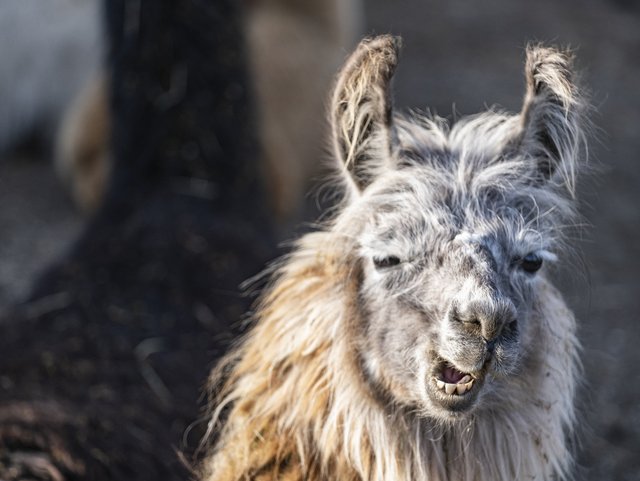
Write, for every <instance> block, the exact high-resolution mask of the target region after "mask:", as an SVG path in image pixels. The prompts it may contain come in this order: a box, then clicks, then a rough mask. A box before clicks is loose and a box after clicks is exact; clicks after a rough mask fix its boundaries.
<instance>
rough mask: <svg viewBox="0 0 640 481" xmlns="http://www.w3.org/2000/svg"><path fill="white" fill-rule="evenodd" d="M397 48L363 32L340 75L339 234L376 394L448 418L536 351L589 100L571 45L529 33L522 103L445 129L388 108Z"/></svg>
mask: <svg viewBox="0 0 640 481" xmlns="http://www.w3.org/2000/svg"><path fill="white" fill-rule="evenodd" d="M398 49H399V41H398V40H397V39H395V38H393V37H390V36H382V37H377V38H374V39H370V40H365V41H364V42H362V43H361V44H360V46H359V47H358V48H357V50H356V51H355V52H354V54H352V56H351V57H350V59H349V60H348V61H347V63H346V65H345V67H344V68H343V70H342V72H341V73H340V75H339V77H338V81H337V84H336V87H335V91H334V95H333V100H332V106H331V116H332V118H331V119H332V131H333V144H334V148H335V153H336V156H337V158H338V159H339V161H340V165H341V170H342V173H343V180H344V181H345V184H346V190H347V195H346V201H345V204H346V205H345V208H344V210H343V211H342V213H341V214H340V215H339V216H338V218H337V220H336V225H335V232H336V233H337V234H338V235H340V234H344V237H343V238H344V239H347V241H346V242H347V245H348V248H347V251H348V256H349V259H350V261H352V262H353V265H354V266H355V268H354V269H353V270H352V272H354V273H357V276H355V277H357V279H358V280H357V284H358V287H357V288H358V297H357V302H355V303H354V304H355V305H354V307H353V309H355V310H356V311H357V312H356V313H355V314H356V315H355V316H354V318H356V319H358V321H357V322H356V323H355V325H354V327H353V329H354V331H353V332H354V333H355V337H356V342H355V343H354V346H355V349H356V350H357V355H358V357H359V361H360V365H361V366H362V369H363V371H364V372H363V376H364V378H365V379H367V382H368V383H369V384H370V386H371V387H372V389H373V392H375V393H376V394H377V395H379V396H381V399H384V400H386V401H388V402H392V403H393V404H394V405H403V406H407V407H408V408H409V409H410V410H412V411H414V412H419V413H421V415H423V416H428V417H432V418H436V419H440V420H450V421H452V420H455V419H457V418H460V417H463V416H465V415H466V414H468V413H470V412H474V411H478V410H482V409H496V408H499V406H500V399H501V398H504V396H505V393H508V392H509V390H514V389H521V387H522V385H523V383H526V379H527V375H528V373H529V371H531V370H534V369H536V362H537V361H536V359H539V357H536V356H539V353H540V352H543V350H544V346H541V345H540V344H539V342H540V341H539V339H540V336H539V333H540V329H544V326H543V325H542V323H541V322H540V321H539V320H537V321H536V319H535V310H536V299H537V289H538V288H539V287H540V284H541V283H540V282H539V280H540V278H541V277H544V270H545V269H544V266H543V264H544V263H546V262H547V261H552V260H555V259H556V257H557V255H556V253H557V252H558V251H559V250H560V247H561V239H562V238H561V232H560V231H561V229H560V226H561V225H566V223H567V221H568V220H569V219H570V217H571V216H572V214H573V202H572V201H573V197H574V180H575V171H576V167H577V159H578V157H579V154H580V150H581V145H582V140H583V137H582V132H581V130H580V118H581V113H582V110H583V104H582V102H581V98H580V96H579V94H578V92H577V89H576V87H575V85H574V83H573V81H572V72H571V57H570V56H569V54H567V53H564V52H560V51H557V50H554V49H549V48H543V47H530V48H528V49H527V62H526V71H525V76H526V83H527V92H526V96H525V100H524V106H523V108H522V111H521V112H520V113H519V114H516V115H511V114H506V113H501V112H497V111H489V112H485V113H482V114H479V115H476V116H471V117H466V118H463V119H461V120H459V121H457V122H456V123H454V124H453V125H452V126H450V127H449V126H448V125H447V124H446V122H445V121H444V120H442V119H438V118H419V117H415V116H414V117H412V118H403V117H400V116H396V115H394V113H393V109H392V100H391V95H390V83H391V78H392V76H393V73H394V70H395V67H396V62H397V55H398Z"/></svg>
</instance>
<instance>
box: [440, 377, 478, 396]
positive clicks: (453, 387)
mask: <svg viewBox="0 0 640 481" xmlns="http://www.w3.org/2000/svg"><path fill="white" fill-rule="evenodd" d="M433 379H434V381H435V382H436V386H437V387H438V389H440V390H441V391H444V392H446V393H447V394H453V393H456V394H458V395H459V396H461V395H462V394H464V393H466V392H467V391H470V390H471V388H472V387H473V381H474V379H473V378H472V377H471V376H469V375H468V374H466V375H465V376H464V377H463V378H462V379H460V381H458V383H457V384H451V383H448V382H444V381H442V380H440V379H436V378H433Z"/></svg>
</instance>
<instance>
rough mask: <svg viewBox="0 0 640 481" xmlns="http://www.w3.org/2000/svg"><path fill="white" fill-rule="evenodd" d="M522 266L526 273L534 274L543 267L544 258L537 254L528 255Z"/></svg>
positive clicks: (521, 262)
mask: <svg viewBox="0 0 640 481" xmlns="http://www.w3.org/2000/svg"><path fill="white" fill-rule="evenodd" d="M520 266H521V267H522V269H523V270H524V271H525V272H528V273H530V274H533V273H534V272H537V271H539V270H540V268H541V267H542V257H540V256H539V255H537V254H527V255H526V256H524V257H523V258H522V260H521V261H520Z"/></svg>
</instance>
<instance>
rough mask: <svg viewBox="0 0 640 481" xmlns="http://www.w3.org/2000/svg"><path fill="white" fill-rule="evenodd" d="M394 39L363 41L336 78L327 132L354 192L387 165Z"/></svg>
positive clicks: (397, 41) (396, 43) (397, 44)
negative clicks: (330, 134) (329, 131)
mask: <svg viewBox="0 0 640 481" xmlns="http://www.w3.org/2000/svg"><path fill="white" fill-rule="evenodd" d="M399 49H400V39H399V38H398V37H393V36H391V35H382V36H379V37H374V38H371V39H365V40H363V41H362V42H361V43H360V45H358V47H357V48H356V50H355V52H354V53H353V54H351V56H350V57H349V59H348V60H347V62H346V64H345V65H344V67H343V68H342V70H341V72H340V74H339V75H338V80H337V82H336V86H335V89H334V92H333V98H332V102H331V131H332V136H333V146H334V151H335V155H336V157H337V159H338V160H339V161H340V163H341V165H342V166H343V167H344V171H345V173H346V175H347V177H348V178H349V179H350V181H351V184H352V185H353V186H354V187H355V190H356V191H358V192H359V191H362V190H363V189H364V188H366V187H367V186H368V185H369V184H370V183H371V182H372V180H373V179H374V178H375V177H376V176H377V175H378V174H379V173H380V172H381V171H382V170H384V168H385V167H387V166H388V163H389V162H390V158H391V149H392V145H391V144H392V138H393V126H392V123H393V112H392V110H393V109H392V99H391V92H390V86H391V78H392V77H393V73H394V71H395V69H396V65H397V60H398V52H399Z"/></svg>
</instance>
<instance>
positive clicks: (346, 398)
mask: <svg viewBox="0 0 640 481" xmlns="http://www.w3.org/2000/svg"><path fill="white" fill-rule="evenodd" d="M380 42H382V43H383V46H384V48H385V49H386V50H381V51H382V52H383V53H382V54H381V55H379V56H378V57H376V54H375V52H373V53H370V51H369V50H368V49H373V48H374V47H375V45H374V46H373V47H372V46H371V45H372V44H373V42H372V43H371V44H363V46H361V47H360V49H361V50H362V51H364V54H362V53H361V55H360V57H359V58H358V57H357V55H356V56H355V60H354V59H352V60H351V61H350V62H349V63H348V64H347V66H346V67H345V69H344V70H343V77H342V78H341V80H339V82H338V87H337V91H338V93H337V94H336V97H335V98H334V111H335V112H337V113H338V115H336V118H334V124H336V123H338V125H334V129H335V131H337V132H338V134H337V135H338V137H340V136H344V137H347V139H346V140H345V139H342V141H341V142H339V143H338V147H337V150H338V151H339V152H342V153H343V154H344V155H343V159H342V160H343V162H344V165H345V166H346V167H345V169H344V171H345V172H346V171H347V170H351V172H350V176H349V175H345V179H344V180H345V190H346V192H347V195H346V200H345V205H344V206H343V207H342V209H341V211H340V212H339V213H338V215H337V216H336V217H335V219H334V220H333V221H332V222H331V223H329V224H328V225H327V226H326V227H325V228H324V229H321V230H320V231H318V232H315V233H311V234H307V235H306V236H304V237H303V238H302V239H301V240H300V241H299V242H298V244H297V246H296V248H295V249H294V251H293V253H292V254H291V255H290V256H289V257H288V258H286V259H285V260H283V261H282V263H281V264H280V265H279V267H278V268H277V269H276V273H275V275H274V280H273V282H272V284H271V286H270V287H269V288H268V290H267V292H266V294H265V295H264V297H263V298H262V301H261V304H260V306H259V309H258V310H257V312H256V314H255V325H254V326H253V328H252V329H251V330H250V331H249V332H248V334H247V335H246V336H245V338H244V339H242V340H241V342H240V343H239V344H238V346H237V348H236V349H235V350H233V351H232V352H231V353H230V354H229V355H228V356H227V357H226V359H224V360H223V362H222V363H221V364H220V365H219V366H218V368H217V369H216V371H215V372H214V373H213V375H212V379H211V385H212V386H213V390H214V393H213V394H212V400H211V401H212V406H213V411H212V414H211V420H210V425H209V431H210V434H211V436H210V440H212V441H211V444H212V445H213V447H212V448H211V450H210V453H209V455H208V457H207V459H206V462H205V463H204V465H203V467H202V473H201V475H202V479H204V480H207V481H240V480H256V481H257V480H264V481H266V480H276V479H277V480H286V481H303V480H304V481H329V480H332V481H336V480H339V481H364V480H366V481H416V480H422V481H453V480H456V481H507V480H509V481H513V480H537V481H544V480H550V479H567V478H569V477H570V468H571V462H572V461H571V460H572V456H571V452H570V443H569V442H568V437H570V436H571V432H572V426H573V424H574V421H575V420H574V417H575V414H574V405H573V398H574V394H575V385H576V382H577V379H578V375H579V362H578V358H577V352H578V342H577V340H576V337H575V321H574V317H573V315H572V313H571V312H570V311H569V309H568V308H567V307H566V305H565V303H564V301H563V300H562V297H561V295H560V294H559V292H558V291H557V290H556V289H555V288H554V287H553V286H552V285H551V283H550V282H549V281H548V280H547V279H546V277H545V274H544V272H540V273H539V274H538V275H537V277H536V278H535V279H534V280H532V281H531V283H530V284H527V286H528V287H527V289H528V290H530V291H531V293H530V295H529V296H528V298H529V302H530V304H531V305H530V306H529V307H530V312H529V316H530V318H529V325H530V326H531V330H532V331H531V333H530V334H531V335H530V337H529V339H531V342H530V345H528V346H526V349H525V353H524V354H523V356H522V359H523V360H522V363H521V364H520V365H519V367H518V371H517V372H516V373H513V374H511V375H509V376H507V377H506V378H503V379H502V380H501V382H500V383H498V384H497V385H496V388H495V390H494V391H492V392H490V394H488V395H487V396H485V397H484V398H483V399H482V402H480V403H478V406H477V408H476V409H475V410H474V411H473V412H472V413H470V414H468V415H466V416H464V417H460V418H458V419H455V420H451V419H448V420H443V419H440V418H439V417H438V416H435V415H434V416H432V415H430V413H428V412H427V413H425V412H422V411H417V410H415V409H412V408H410V407H407V406H404V405H401V404H400V403H397V402H394V401H393V400H389V399H381V398H380V396H379V393H376V392H375V390H374V389H372V387H371V385H370V383H369V382H368V380H367V375H366V374H364V370H365V368H364V366H363V364H362V359H361V358H359V357H358V355H357V354H356V353H357V351H358V347H359V346H357V342H356V337H357V336H356V334H355V332H356V331H357V329H358V326H360V325H362V323H363V322H366V319H363V317H366V313H365V312H364V311H366V309H365V310H363V309H362V306H361V305H359V302H360V296H361V294H362V291H361V289H362V279H363V275H364V274H363V265H362V262H363V261H362V259H363V258H366V257H367V256H369V257H370V253H369V252H368V251H367V250H366V249H367V248H366V247H364V245H367V244H375V239H374V240H371V241H370V242H369V241H367V239H366V235H365V242H362V238H361V237H362V235H363V234H362V226H363V225H364V224H365V223H366V222H367V220H368V219H370V218H371V216H376V215H378V214H379V213H380V212H383V211H386V212H391V213H393V212H405V213H406V212H411V213H412V214H411V215H410V216H407V219H403V223H402V226H403V228H402V229H401V231H402V232H400V233H396V240H395V241H397V242H400V243H402V242H403V241H402V237H403V236H404V237H406V241H405V244H407V245H409V246H413V245H415V246H418V247H419V248H420V249H419V250H420V251H421V252H424V250H425V249H424V247H425V245H427V246H429V245H430V243H432V242H435V241H434V240H433V239H430V238H429V236H428V234H424V232H422V233H421V232H416V231H415V230H414V229H413V227H412V226H413V224H412V222H414V221H415V217H416V216H418V217H420V216H422V218H421V219H420V221H421V222H423V224H424V225H426V226H430V227H429V228H427V229H426V231H432V230H437V228H438V222H439V220H441V219H447V217H446V215H447V213H446V212H444V211H443V205H448V206H453V207H452V208H457V209H460V211H461V212H463V213H464V215H462V217H464V218H467V219H472V220H473V223H472V225H473V227H474V228H475V229H476V230H478V231H488V232H500V238H501V239H502V241H503V242H504V243H508V244H511V245H512V247H513V245H515V246H517V247H518V248H519V249H521V250H522V252H524V253H525V254H526V252H528V251H532V250H539V251H540V252H541V255H543V256H544V257H545V259H547V260H553V259H555V257H556V256H555V254H554V253H552V252H553V251H556V252H557V251H559V250H560V248H561V247H562V236H561V230H562V229H561V228H560V227H559V226H564V225H565V224H567V223H568V222H571V219H572V218H573V215H574V211H573V194H574V184H575V171H576V169H577V158H578V151H579V145H580V144H581V142H582V141H583V139H582V133H581V130H580V129H579V126H578V119H577V114H575V109H573V104H574V103H575V104H577V103H579V99H578V97H577V93H576V92H575V90H574V88H573V87H572V85H571V84H570V83H568V82H566V81H565V80H563V79H564V78H565V77H562V76H560V77H561V78H560V80H558V78H559V77H558V74H557V72H556V71H555V70H553V69H551V68H550V67H549V66H548V65H547V64H549V63H551V64H552V66H553V67H554V68H555V69H560V70H562V69H565V70H566V69H567V65H565V64H563V63H562V62H561V61H564V62H565V63H566V57H563V56H559V57H558V56H556V54H555V53H554V51H552V50H548V49H546V50H545V49H531V50H530V51H529V53H528V64H527V69H528V70H527V72H528V76H527V81H528V89H529V90H528V94H527V99H526V100H525V108H524V109H523V112H522V113H521V114H520V115H508V114H503V113H499V112H487V113H484V114H481V115H479V116H475V117H471V118H467V119H464V120H462V121H460V122H458V123H457V124H455V125H454V126H453V127H452V128H449V127H448V126H447V125H446V123H445V122H444V121H442V120H441V119H437V118H436V119H429V118H417V117H413V118H400V117H396V118H395V119H394V120H393V121H389V122H388V123H389V124H391V123H393V129H394V131H393V135H392V136H389V135H385V132H384V131H383V130H382V131H381V132H375V129H373V128H372V126H375V125H374V124H375V122H380V119H381V116H380V115H379V114H376V113H375V112H380V111H383V112H384V109H380V108H379V109H378V110H376V106H375V105H367V99H369V100H371V99H373V100H372V101H373V102H384V95H380V93H381V92H382V91H381V90H380V89H377V88H373V89H372V88H371V85H370V84H367V82H369V81H370V79H371V78H373V79H374V83H375V81H380V78H379V77H380V75H382V77H384V78H383V81H388V78H389V77H390V75H391V73H392V70H393V69H392V68H391V69H390V70H391V72H390V71H389V67H388V65H386V64H385V65H383V66H382V67H380V62H382V64H384V62H390V61H389V57H390V56H392V55H391V54H390V53H389V45H391V43H390V41H389V40H387V39H383V40H382V41H379V43H380ZM385 42H386V43H385ZM391 53H393V52H391ZM363 58H364V61H363V60H362V59H363ZM372 58H373V59H374V60H372V64H374V65H375V66H374V68H377V69H379V70H380V71H381V72H382V74H380V73H379V74H378V75H377V76H376V75H371V76H369V77H368V76H367V75H365V74H362V72H361V71H360V70H358V69H359V68H366V62H367V61H370V60H371V59H372ZM358 62H360V63H358ZM536 62H537V63H536ZM545 62H546V63H545ZM362 64H364V67H362V66H361V65H362ZM352 72H355V74H352ZM563 72H564V73H566V71H562V72H561V73H563ZM349 75H352V77H353V78H355V79H356V80H355V82H356V85H355V86H351V85H350V83H349V82H350V80H349V77H348V76H349ZM536 75H538V76H540V78H538V77H536ZM345 76H346V79H345ZM385 78H386V79H387V80H385ZM540 82H543V83H542V84H541V83H540ZM544 82H551V83H553V82H555V83H558V84H559V88H558V89H556V91H555V93H554V96H549V95H547V94H546V93H545V91H544V89H545V88H546V87H545V85H546V84H544ZM363 83H364V84H366V85H364V84H363ZM341 85H342V87H341ZM363 85H364V86H363ZM374 87H375V85H374ZM341 88H343V90H345V91H347V92H348V93H347V94H346V97H344V98H343V97H342V96H341V93H340V91H341ZM349 92H350V93H349ZM372 92H373V93H372ZM382 94H384V92H382ZM562 95H566V96H567V98H566V99H564V100H563V99H562ZM352 97H353V98H355V100H353V99H352V100H353V101H350V100H349V98H352ZM336 106H337V107H336ZM358 109H359V110H358ZM363 112H364V113H363ZM372 112H373V113H372ZM375 115H378V117H377V118H376V117H375ZM382 117H384V116H382ZM383 120H384V119H383ZM384 121H385V122H386V120H384ZM341 122H343V124H341ZM363 123H364V124H366V125H364V124H363ZM360 124H363V125H360ZM537 124H541V125H543V127H544V128H545V132H546V135H547V138H546V139H544V140H545V142H543V143H542V144H541V143H540V142H538V143H536V136H535V135H534V134H533V133H532V134H530V135H529V130H531V129H533V130H536V129H537V128H538V125H537ZM523 125H524V127H523ZM523 129H524V132H523ZM527 129H529V130H527ZM365 134H366V135H365ZM387 134H388V132H387ZM365 137H366V138H365ZM390 138H391V139H392V141H393V142H395V144H394V146H392V147H390V146H389V145H387V144H388V142H389V139H390ZM514 139H517V140H516V141H514ZM553 146H555V147H553ZM550 148H551V149H552V150H553V151H549V149H550ZM385 149H386V150H385ZM374 150H375V151H377V152H378V153H379V152H385V151H389V155H388V156H384V155H382V156H380V155H379V156H378V157H376V156H374V155H371V152H372V151H374ZM505 152H507V153H508V154H509V155H505ZM339 156H340V153H339ZM376 158H377V159H378V160H376ZM549 158H555V162H556V164H557V165H556V166H555V170H554V173H553V175H552V178H551V179H550V180H549V181H548V182H540V178H539V175H540V173H539V169H537V168H536V165H540V162H544V159H549ZM362 159H365V161H366V162H368V165H366V166H365V168H366V169H368V171H365V170H360V171H357V168H359V167H361V166H359V165H355V167H354V164H357V163H358V162H361V161H362ZM443 159H444V160H443ZM537 160H539V162H538V161H537ZM551 167H553V166H549V168H551ZM345 172H343V173H345ZM367 178H375V182H373V183H372V184H370V185H368V186H367V185H366V179H367ZM354 186H355V187H354ZM363 187H366V188H363ZM357 189H361V190H360V192H358V190H357ZM444 193H446V195H448V196H449V197H448V200H447V201H446V202H445V201H442V200H441V199H439V198H438V195H440V194H442V195H445V194H444ZM500 206H502V207H500ZM504 206H506V207H504ZM493 209H502V211H500V212H499V214H500V215H496V214H497V213H496V212H494V211H493ZM405 231H406V232H405ZM421 235H425V236H426V237H425V239H421V238H420V236H421ZM358 236H361V237H360V238H359V237H358ZM462 236H463V237H464V236H467V237H470V238H472V237H473V236H474V234H473V233H463V234H462ZM397 238H400V240H397ZM514 248H515V247H514ZM416 255H418V254H416ZM420 265H422V264H420ZM416 279H417V280H416V282H420V279H421V278H420V277H417V278H416ZM407 289H410V288H407Z"/></svg>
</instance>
